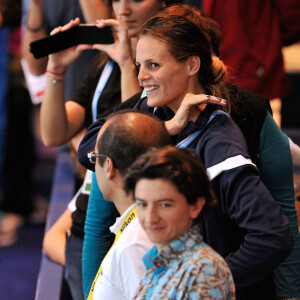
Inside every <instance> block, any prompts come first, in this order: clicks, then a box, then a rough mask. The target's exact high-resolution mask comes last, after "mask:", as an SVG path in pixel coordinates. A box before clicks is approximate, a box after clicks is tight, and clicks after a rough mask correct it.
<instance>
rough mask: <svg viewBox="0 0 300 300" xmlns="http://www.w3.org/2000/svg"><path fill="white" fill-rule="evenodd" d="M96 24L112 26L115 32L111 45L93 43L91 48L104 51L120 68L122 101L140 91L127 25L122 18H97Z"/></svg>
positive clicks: (100, 26)
mask: <svg viewBox="0 0 300 300" xmlns="http://www.w3.org/2000/svg"><path fill="white" fill-rule="evenodd" d="M97 26H98V27H99V28H103V27H105V26H112V28H113V30H114V32H115V43H114V44H111V45H100V44H95V45H93V49H98V50H101V51H105V52H106V53H107V54H108V55H109V56H110V57H111V58H112V59H113V60H114V61H115V62H117V64H118V65H119V68H120V70H121V97H122V99H121V100H122V102H123V101H126V100H127V99H128V98H130V97H132V96H133V95H135V94H136V93H138V92H140V91H141V87H140V85H139V81H138V78H137V70H136V66H135V63H134V59H133V56H132V49H131V41H132V42H133V38H131V39H129V37H128V31H127V27H126V25H125V23H124V21H123V20H121V19H119V20H114V19H108V20H98V21H97Z"/></svg>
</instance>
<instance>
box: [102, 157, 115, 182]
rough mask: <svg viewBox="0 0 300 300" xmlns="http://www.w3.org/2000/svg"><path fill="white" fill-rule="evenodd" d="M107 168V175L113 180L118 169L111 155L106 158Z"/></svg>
mask: <svg viewBox="0 0 300 300" xmlns="http://www.w3.org/2000/svg"><path fill="white" fill-rule="evenodd" d="M105 170H106V177H107V179H108V180H111V179H112V178H113V177H114V176H115V175H116V169H115V167H114V163H113V161H112V159H111V158H110V157H107V158H106V161H105Z"/></svg>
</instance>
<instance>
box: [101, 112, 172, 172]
mask: <svg viewBox="0 0 300 300" xmlns="http://www.w3.org/2000/svg"><path fill="white" fill-rule="evenodd" d="M168 144H170V137H169V135H168V133H167V131H166V129H165V127H164V125H163V124H162V123H161V122H160V121H159V120H158V119H156V118H155V117H154V116H153V115H148V114H145V113H142V112H138V111H119V112H117V113H115V114H113V115H111V116H110V117H109V118H108V119H107V121H106V123H105V124H104V126H103V127H102V128H101V130H100V132H99V134H98V139H97V146H96V147H97V150H98V153H100V154H106V155H107V156H109V157H110V158H111V159H112V161H113V163H114V167H115V168H117V169H118V170H119V172H120V173H121V174H122V175H124V174H125V172H126V170H127V168H128V167H129V166H130V165H131V164H132V163H133V162H134V161H135V160H136V159H137V158H138V157H139V156H140V155H141V154H143V153H145V152H146V151H147V150H148V149H149V148H151V147H155V148H160V147H163V146H165V145H168ZM99 162H100V165H103V162H104V159H102V158H100V159H99Z"/></svg>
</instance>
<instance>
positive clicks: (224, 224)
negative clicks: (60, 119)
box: [79, 15, 292, 299]
mask: <svg viewBox="0 0 300 300" xmlns="http://www.w3.org/2000/svg"><path fill="white" fill-rule="evenodd" d="M136 64H137V66H138V68H139V81H140V84H141V85H142V86H143V87H144V89H145V91H146V95H147V97H145V98H143V99H141V101H140V102H139V103H138V105H137V106H136V108H137V109H141V110H146V111H150V112H152V113H154V114H155V115H157V116H158V117H159V118H160V119H161V120H162V121H164V122H165V126H166V128H167V129H168V131H169V133H170V135H171V136H172V137H173V141H174V144H178V147H186V148H189V149H191V150H193V151H194V152H195V153H196V154H197V155H198V156H199V157H200V158H201V160H202V162H203V163H204V165H205V167H206V169H207V172H208V174H209V177H210V179H211V184H212V188H213V190H214V192H215V195H216V197H217V199H218V202H217V206H216V208H215V209H214V210H213V211H212V212H211V213H210V214H208V215H207V217H206V218H205V220H204V221H203V222H202V223H201V229H202V234H203V237H204V240H205V241H206V242H207V243H208V244H209V245H210V246H212V248H213V249H214V250H216V251H217V252H219V253H220V254H221V255H222V256H223V257H224V258H225V260H226V262H227V264H228V266H229V268H230V270H231V272H232V274H233V278H234V281H235V284H236V290H237V298H238V299H273V298H274V297H275V288H274V283H273V277H272V273H273V271H274V268H275V267H276V266H277V265H278V264H279V263H280V262H281V261H282V260H283V259H284V258H285V257H287V255H288V254H289V253H290V251H291V249H292V234H291V230H290V227H289V222H288V220H287V218H286V217H285V216H284V215H283V214H282V213H281V210H280V207H279V206H278V205H277V204H276V203H275V202H274V200H273V198H272V197H271V195H270V193H269V191H268V190H267V189H266V187H265V186H264V185H263V183H262V181H261V180H260V177H259V172H258V169H257V167H256V166H255V165H254V164H253V163H252V161H251V160H250V156H249V154H248V149H247V144H246V142H245V140H244V137H243V135H242V133H241V132H240V130H239V128H238V127H237V125H236V124H235V123H234V122H233V120H232V119H231V118H230V117H229V116H228V115H227V114H226V113H225V112H224V111H223V110H222V107H221V106H220V105H217V104H207V105H206V104H203V101H204V100H207V99H216V98H215V97H219V98H218V99H217V100H218V101H219V104H222V105H224V103H226V101H225V100H223V99H222V98H226V99H227V101H228V103H229V104H231V95H232V93H230V89H229V88H228V86H227V84H226V82H225V81H224V79H225V77H226V72H225V71H226V70H225V67H224V65H223V64H222V62H221V61H220V60H219V59H218V58H217V57H214V58H212V54H211V46H210V43H209V42H208V40H207V38H206V34H205V33H204V32H203V31H202V30H201V29H200V28H199V27H198V26H196V25H195V24H194V23H193V22H191V21H189V20H188V19H187V18H185V17H181V16H174V15H170V16H165V15H164V16H163V15H162V16H158V17H154V18H152V19H150V20H149V21H148V22H146V23H145V24H144V25H143V26H142V28H141V30H140V34H139V40H138V43H137V51H136ZM198 104H201V105H198ZM231 108H232V107H231V105H228V106H227V111H228V112H230V111H231ZM102 123H103V120H102V121H101V120H100V121H98V122H97V123H96V124H95V125H94V126H93V127H92V128H91V129H90V130H89V132H88V134H86V136H85V138H84V140H83V141H82V143H81V145H82V146H81V147H80V149H79V156H80V159H81V162H82V163H84V165H85V166H86V167H88V168H90V166H89V163H86V158H85V157H84V156H86V153H87V152H88V151H91V150H90V149H92V148H93V147H94V145H95V137H93V136H95V133H96V132H98V130H99V126H101V124H102ZM97 127H98V128H97Z"/></svg>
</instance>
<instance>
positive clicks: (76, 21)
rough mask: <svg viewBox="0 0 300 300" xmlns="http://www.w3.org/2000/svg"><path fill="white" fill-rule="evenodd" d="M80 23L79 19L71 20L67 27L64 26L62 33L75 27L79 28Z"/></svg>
mask: <svg viewBox="0 0 300 300" xmlns="http://www.w3.org/2000/svg"><path fill="white" fill-rule="evenodd" d="M79 23H80V19H79V18H78V17H77V18H75V19H74V20H71V21H70V22H69V23H67V24H66V25H64V26H62V31H65V30H68V29H70V28H72V27H74V26H77V25H78V24H79Z"/></svg>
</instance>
